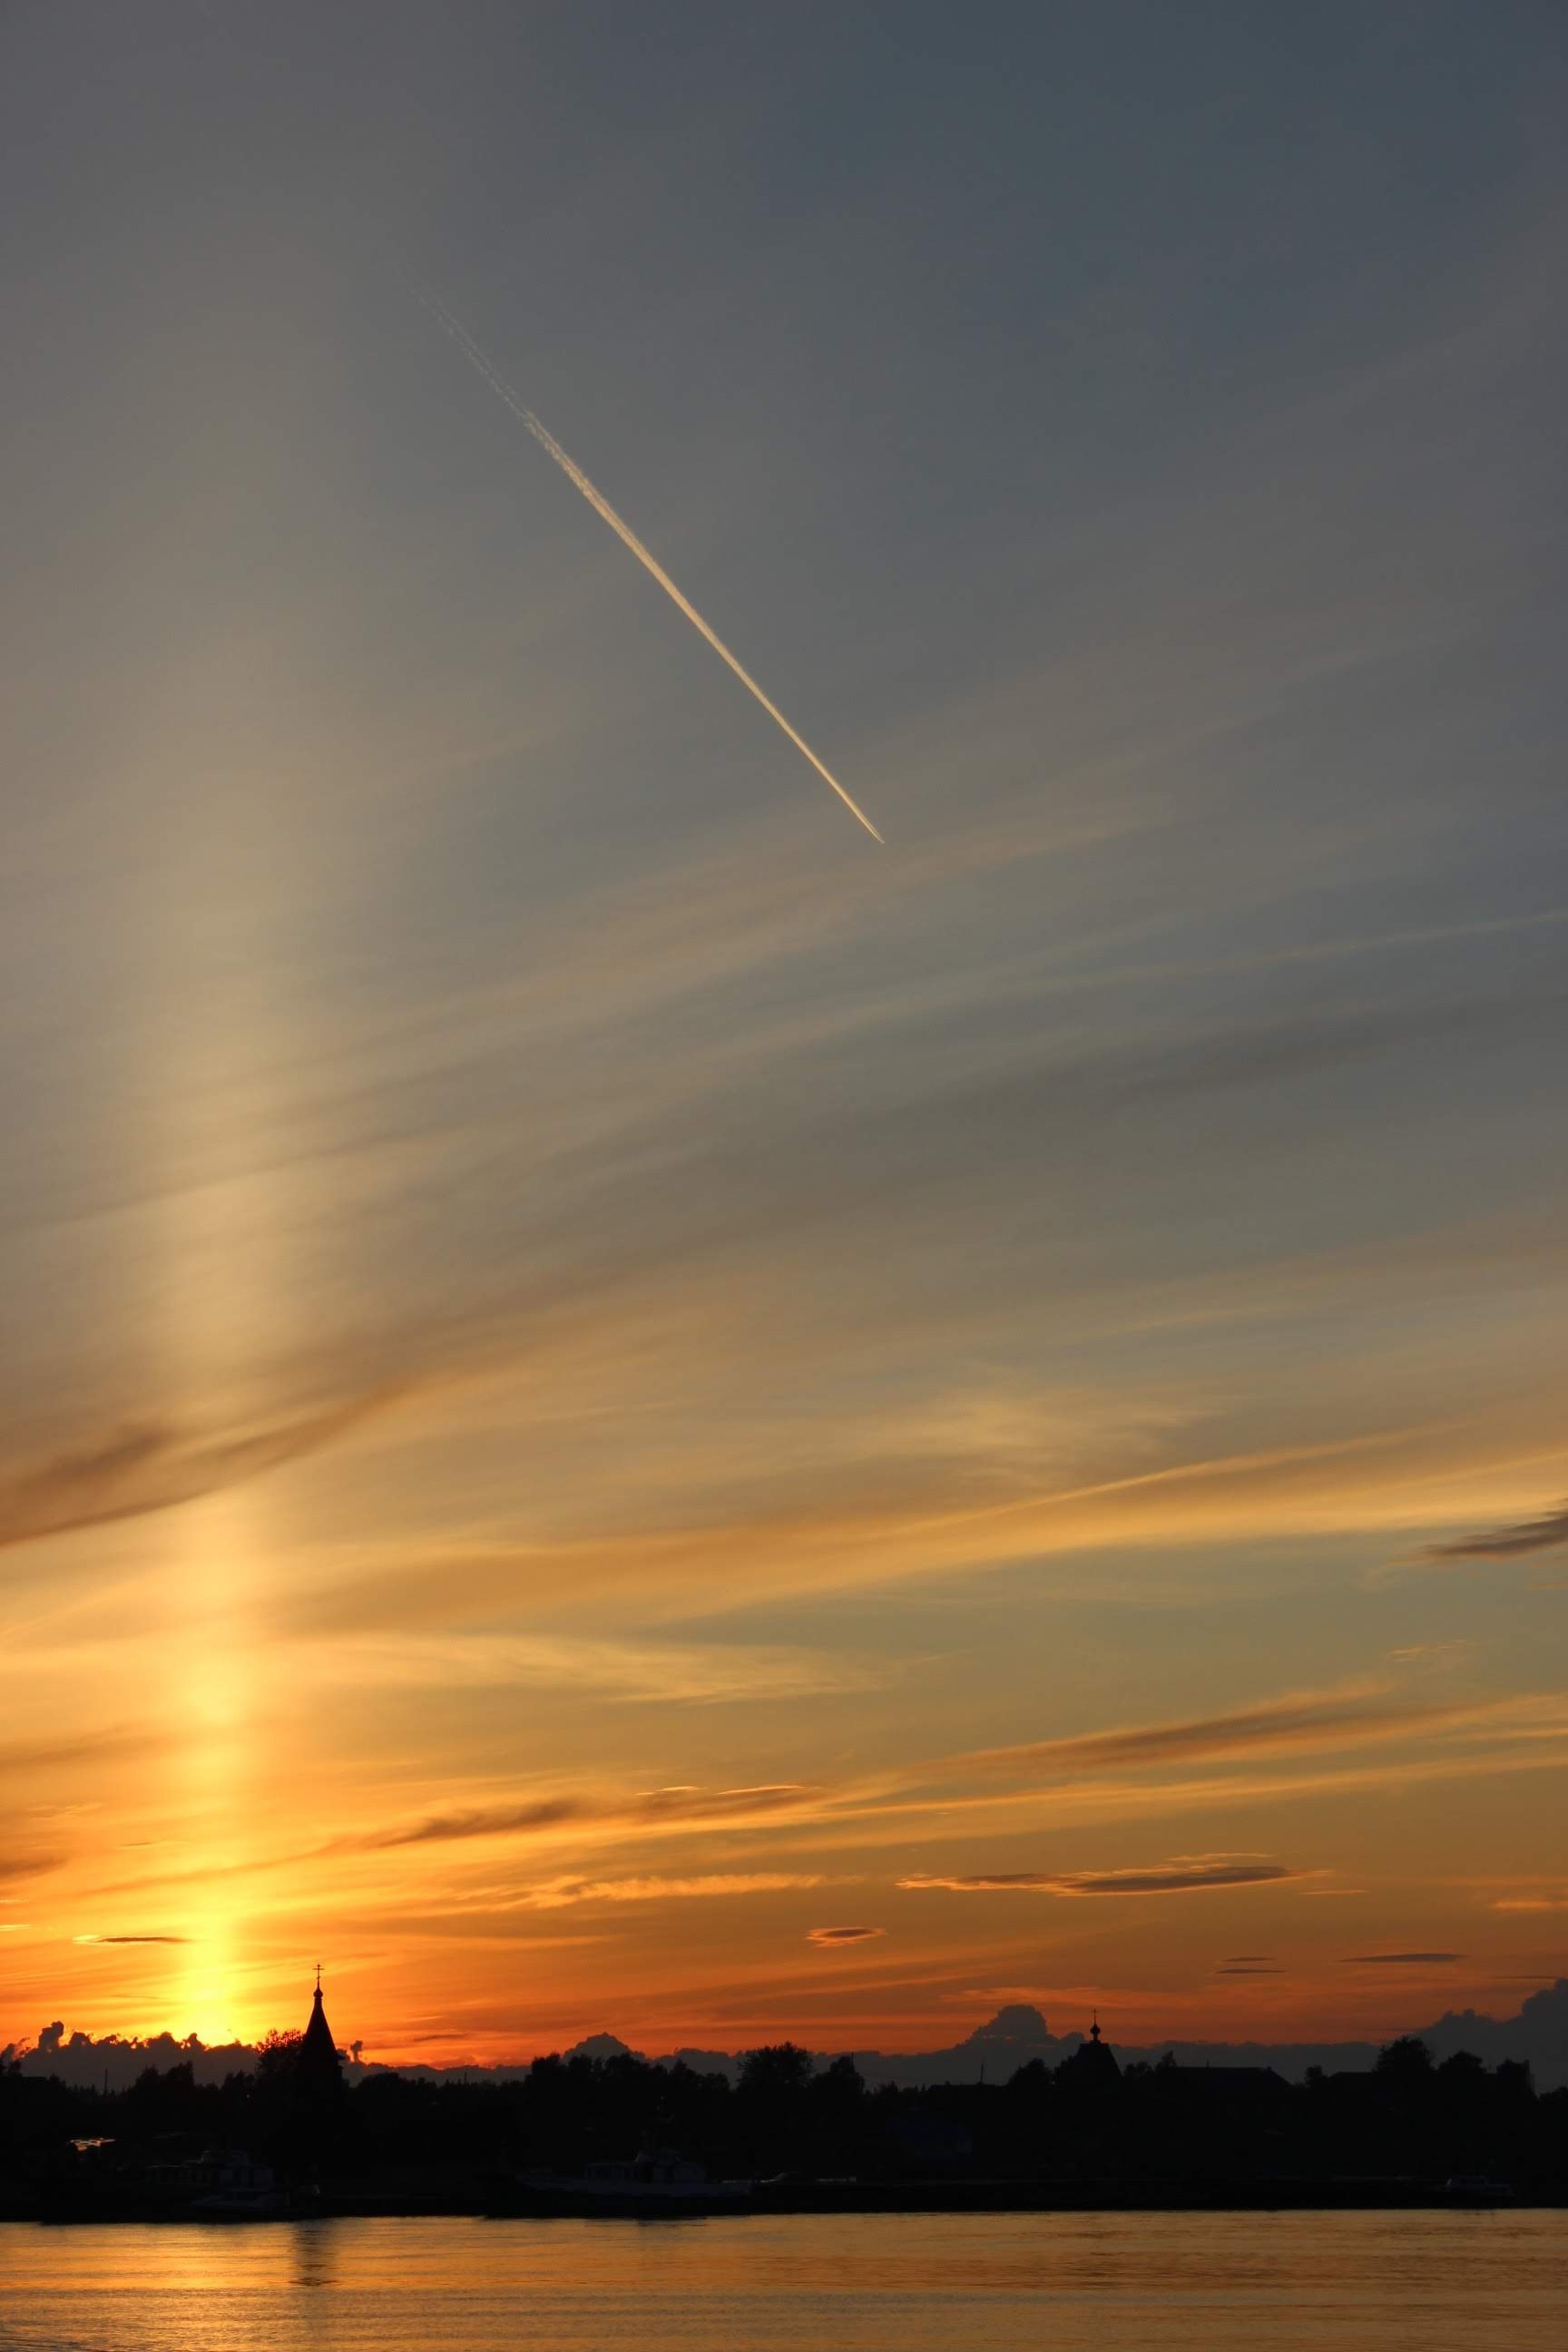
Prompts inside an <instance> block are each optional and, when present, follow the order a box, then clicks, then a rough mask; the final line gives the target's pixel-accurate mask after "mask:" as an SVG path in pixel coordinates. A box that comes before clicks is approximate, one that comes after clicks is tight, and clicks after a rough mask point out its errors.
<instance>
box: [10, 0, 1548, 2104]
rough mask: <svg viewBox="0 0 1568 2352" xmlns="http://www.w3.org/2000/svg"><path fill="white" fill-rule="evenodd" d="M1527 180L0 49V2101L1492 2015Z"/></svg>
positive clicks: (1533, 1493) (1540, 1875) (1409, 136)
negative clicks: (723, 2055) (338, 2044)
mask: <svg viewBox="0 0 1568 2352" xmlns="http://www.w3.org/2000/svg"><path fill="white" fill-rule="evenodd" d="M1565 103H1568V20H1565V19H1564V17H1563V12H1562V10H1561V9H1560V8H1558V7H1554V6H1542V7H1539V8H1537V7H1533V6H1530V5H1508V0H1503V5H1497V6H1493V7H1489V8H1481V7H1478V6H1474V5H1461V6H1455V7H1447V6H1444V5H1423V6H1415V5H1410V6H1406V5H1399V0H1391V5H1384V6H1379V7H1374V8H1367V7H1365V6H1362V5H1344V6H1341V5H1323V6H1315V7H1310V8H1299V9H1294V10H1289V9H1287V10H1281V9H1267V10H1259V9H1258V8H1256V7H1255V6H1251V5H1241V0H1237V5H1199V6H1197V7H1195V8H1182V9H1176V8H1172V7H1170V6H1168V5H1163V0H1155V5H1147V6H1144V5H1121V0H1110V5H1101V6H1096V7H1093V8H1072V7H1050V6H1037V5H1010V0H994V5H982V6H980V7H978V8H968V7H961V6H959V5H954V4H953V0H942V5H930V4H929V0H899V5H894V0H876V5H863V0H834V5H821V6H818V5H809V4H808V0H790V5H774V4H773V0H764V5H748V6H737V5H733V0H722V4H721V5H700V0H672V5H670V6H668V8H664V7H660V8H651V7H649V8H637V7H632V6H628V5H574V6H572V7H571V8H566V7H561V6H554V5H539V6H530V5H518V0H507V5H467V0H465V5H458V6H457V7H454V8H450V9H448V8H437V7H435V6H431V5H376V6H374V7H372V6H369V5H366V6H363V7H360V6H353V5H335V6H332V7H330V8H321V7H320V6H309V7H307V6H305V5H300V0H268V4H267V5H256V6H253V7H252V6H243V5H227V0H212V5H205V6H202V5H195V0H192V5H189V6H175V5H163V0H149V5H139V6H137V7H135V8H109V7H103V6H89V5H26V0H23V5H18V6H16V7H13V8H11V9H9V10H7V11H6V14H5V24H4V27H3V28H0V270H3V273H4V278H5V319H6V330H7V331H6V345H7V355H6V364H5V376H4V383H3V384H0V513H3V514H4V517H5V525H4V536H5V563H4V565H3V566H0V665H3V672H4V684H3V698H0V699H3V709H4V713H5V719H4V727H5V738H4V740H5V760H4V762H3V766H0V823H3V825H4V845H5V854H4V857H3V859H0V1102H3V1103H4V1105H5V1116H4V1120H3V1122H0V1654H3V1657H4V1661H5V1669H4V1683H3V1690H4V1702H3V1706H0V1769H3V1773H4V1783H5V1812H4V1818H3V1822H0V2042H5V2041H7V2040H10V2039H13V2038H14V2039H16V2040H27V2039H31V2038H32V2037H34V2036H36V2034H37V2032H38V2030H39V2028H40V2026H41V2025H42V2024H44V2023H45V2022H46V2021H48V2020H51V2019H56V2018H59V2019H63V2020H64V2021H65V2022H66V2024H67V2026H68V2028H71V2029H81V2030H85V2031H89V2032H94V2033H102V2032H110V2031H113V2032H124V2033H132V2032H134V2033H146V2032H156V2031H160V2030H162V2029H165V2028H167V2029H170V2030H173V2031H174V2032H177V2033H182V2034H183V2033H187V2032H199V2033H201V2034H202V2035H203V2036H204V2037H205V2038H206V2039H208V2040H213V2039H224V2038H227V2037H228V2036H230V2035H242V2036H247V2037H248V2036H251V2035H254V2034H256V2033H258V2032H261V2031H263V2030H265V2029H266V2028H267V2027H268V2026H271V2025H295V2024H299V2023H301V2022H302V2021H303V2011H304V2009H305V2007H306V2005H307V2003H308V1998H309V1987H310V1981H311V1969H312V1968H313V1965H314V1963H315V1962H316V1960H317V1959H318V1958H320V1959H321V1961H322V1963H323V1965H324V1969H325V1972H326V1980H327V1984H328V1990H329V2002H330V2011H331V2021H332V2024H333V2027H334V2029H335V2031H336V2032H337V2034H338V2036H339V2038H340V2040H342V2041H345V2042H346V2041H350V2040H357V2041H361V2042H363V2044H364V2048H365V2052H366V2054H367V2055H370V2056H374V2057H377V2058H383V2059H389V2060H390V2059H395V2058H396V2057H398V2056H405V2057H408V2058H415V2057H424V2058H427V2059H433V2060H450V2059H456V2058H458V2057H473V2058H476V2059H494V2058H500V2057H503V2056H512V2055H517V2054H527V2053H532V2052H534V2051H538V2050H541V2049H548V2048H552V2047H560V2046H562V2045H563V2044H564V2043H566V2042H571V2041H573V2040H575V2039H576V2038H577V2037H578V2036H579V2035H581V2034H584V2033H586V2032H594V2031H596V2030H602V2029H611V2030H614V2031H615V2032H618V2033H620V2034H622V2035H623V2036H624V2037H625V2038H626V2040H627V2041H628V2042H633V2043H635V2044H636V2045H637V2046H638V2047H640V2048H645V2049H651V2050H657V2049H667V2048H670V2047H673V2046H674V2045H676V2044H677V2043H679V2042H700V2043H703V2044H705V2045H709V2046H715V2047H722V2048H727V2049H734V2048H741V2047H745V2046H747V2045H748V2044H750V2043H753V2042H758V2041H762V2040H777V2039H780V2038H782V2037H783V2036H784V2035H785V2034H790V2035H793V2036H794V2037H795V2038H796V2039H798V2040H802V2041H805V2042H811V2043H813V2044H814V2045H815V2046H816V2047H818V2048H833V2047H842V2046H847V2045H851V2044H859V2045H863V2046H864V2045H868V2044H875V2045H879V2046H881V2047H883V2048H886V2049H896V2048H900V2047H903V2048H918V2047H921V2046H930V2045H931V2044H933V2043H942V2042H952V2041H953V2040H956V2039H958V2038H959V2037H960V2036H961V2035H962V2034H963V2033H965V2032H968V2031H969V2030H970V2029H971V2028H972V2027H973V2025H974V2024H975V2023H976V2022H977V2021H979V2020H980V2019H981V2018H983V2017H984V2016H985V2015H986V2014H987V2013H988V2012H989V2011H992V2010H994V2008H996V2007H997V2006H998V2005H999V2004H1000V2003H1002V2002H1004V2001H1007V2000H1029V2001H1034V2002H1036V2003H1037V2005H1038V2006H1039V2007H1041V2008H1042V2009H1043V2010H1044V2011H1045V2012H1046V2014H1047V2018H1048V2019H1049V2021H1050V2022H1051V2024H1052V2026H1053V2027H1054V2028H1056V2029H1058V2031H1067V2030H1068V2029H1071V2028H1073V2027H1077V2026H1082V2025H1085V2024H1087V2022H1088V2015H1089V2007H1090V2004H1091V2003H1097V2004H1098V2005H1099V2009H1100V2016H1101V2018H1102V2020H1103V2021H1105V2022H1106V2023H1107V2025H1108V2028H1109V2030H1110V2032H1112V2034H1113V2035H1114V2036H1117V2037H1120V2038H1123V2039H1126V2040H1128V2041H1136V2042H1142V2041H1145V2040H1152V2039H1154V2038H1156V2037H1157V2036H1158V2035H1159V2034H1161V2033H1162V2032H1180V2033H1183V2034H1186V2035H1194V2034H1197V2033H1201V2032H1213V2033H1215V2034H1222V2035H1225V2036H1226V2038H1233V2039H1234V2038H1239V2037H1240V2036H1242V2035H1243V2034H1258V2035H1261V2036H1264V2037H1272V2036H1276V2035H1278V2036H1285V2035H1289V2036H1290V2037H1292V2038H1304V2037H1306V2036H1308V2035H1310V2034H1317V2033H1324V2034H1330V2033H1332V2034H1340V2033H1358V2034H1359V2033H1366V2034H1371V2035H1380V2034H1383V2033H1385V2032H1389V2031H1391V2030H1396V2029H1397V2028H1399V2027H1401V2026H1403V2025H1405V2024H1407V2023H1412V2022H1416V2021H1420V2020H1421V2019H1423V2018H1427V2017H1431V2016H1434V2015H1436V2013H1437V2012H1438V2011H1440V2010H1442V2009H1444V2008H1446V2007H1454V2008H1459V2007H1463V2006H1465V2005H1466V2004H1467V2003H1473V2004H1474V2005H1475V2006H1477V2007H1478V2008H1482V2009H1490V2010H1492V2011H1496V2012H1505V2011H1512V2010H1514V2009H1516V2008H1517V2007H1518V2005H1519V2002H1520V2000H1521V1998H1522V1997H1523V1996H1524V1995H1525V1994H1527V1993H1528V1992H1529V1990H1531V1988H1532V1987H1533V1986H1535V1985H1537V1984H1539V1983H1541V1982H1542V1981H1544V1980H1548V1979H1552V1978H1553V1977H1554V1976H1556V1975H1558V1974H1559V1973H1562V1972H1563V1971H1564V1969H1568V1848H1565V1844H1564V1840H1563V1818H1564V1810H1563V1809H1564V1799H1565V1796H1568V1789H1565V1785H1564V1782H1565V1777H1568V1361H1565V1356H1564V1348H1563V1331H1564V1316H1565V1312H1568V1215H1565V1191H1568V1187H1565V1181H1564V1176H1565V1170H1568V1088H1565V1087H1564V1084H1563V1071H1564V1053H1563V1040H1564V1035H1565V1033H1568V802H1565V795H1564V776H1563V741H1564V734H1565V722H1568V667H1565V665H1564V661H1563V625H1564V617H1565V615H1564V607H1565V604H1568V596H1565V593H1564V592H1565V588H1568V532H1565V530H1564V516H1565V515H1568V455H1565V447H1568V445H1565V443H1564V437H1563V414H1564V402H1563V394H1564V377H1565V373H1568V370H1565V365H1564V362H1565V360H1568V322H1565V317H1564V310H1563V301H1562V287H1563V272H1564V266H1565V264H1568V150H1565V149H1564V145H1563V138H1562V125H1563V119H1564V112H1563V110H1564V105H1565ZM419 283H427V284H428V285H429V286H431V287H432V288H434V289H436V291H437V295H438V297H439V299H440V300H441V301H443V302H444V303H446V304H448V305H449V306H450V308H451V310H453V312H454V313H455V314H456V315H457V317H458V318H459V319H460V320H462V321H463V323H464V325H465V326H466V327H467V328H468V331H470V332H471V333H473V334H474V335H475V336H477V338H478V339H479V342H480V343H481V344H482V345H483V346H484V348H485V350H486V351H487V352H489V354H490V355H491V356H492V358H493V360H494V362H495V364H496V366H497V367H498V368H499V369H500V372H501V373H502V374H503V375H504V376H505V377H506V378H507V380H508V381H509V382H510V383H513V384H514V385H516V386H517V388H518V390H519V392H520V394H521V397H522V398H523V399H524V400H525V401H526V402H528V403H529V404H531V406H532V407H534V408H535V409H537V411H538V413H539V415H541V416H542V418H543V419H544V420H545V423H546V424H547V425H548V426H549V427H550V428H551V430H552V432H553V433H555V434H556V435H557V436H559V437H560V440H561V441H562V442H563V444H564V446H565V447H566V448H567V449H568V450H570V451H571V452H572V454H573V456H574V457H575V458H576V459H577V460H579V461H580V462H581V464H582V465H583V466H584V467H585V468H586V469H587V471H588V473H589V474H590V475H591V476H592V477H593V478H594V479H595V482H597V483H598V484H599V485H600V486H601V487H602V488H603V490H604V491H605V494H606V495H607V496H608V497H609V498H610V499H613V500H614V501H615V503H616V507H617V508H618V509H620V510H621V511H622V512H623V513H624V514H625V515H626V518H627V520H628V521H629V523H630V525H631V527H632V528H633V529H634V530H636V531H637V532H638V533H639V534H640V535H641V536H642V537H643V538H644V539H645V540H646V541H647V543H648V545H649V546H650V547H651V548H652V550H653V551H654V552H655V554H656V555H657V556H658V559H659V561H660V562H662V563H664V564H665V565H667V566H668V570H669V572H671V574H672V575H673V577H674V578H675V580H676V581H678V582H679V584H680V586H681V588H682V589H683V590H684V591H685V592H686V593H687V594H688V595H689V597H690V598H691V599H692V601H693V602H694V603H695V604H696V605H697V606H698V607H699V608H700V610H701V611H702V612H703V613H704V614H707V615H708V616H709V618H710V620H711V622H712V624H713V625H714V626H715V627H716V628H717V629H718V630H719V632H720V634H721V635H722V636H723V637H724V639H725V640H726V641H727V643H729V644H730V645H731V646H733V648H734V650H735V652H736V653H737V655H738V656H739V657H740V659H741V660H742V661H743V662H744V663H745V664H746V665H747V667H749V668H751V669H752V670H753V671H754V673H755V675H756V677H758V679H759V680H760V682H761V684H762V685H763V688H765V689H766V691H767V693H768V694H769V695H770V696H772V697H773V698H775V700H776V701H777V703H778V705H779V707H780V708H781V709H782V710H783V711H784V713H785V714H786V716H787V717H788V719H789V720H790V721H791V723H792V724H793V725H794V726H795V727H797V728H798V729H799V730H801V732H802V734H803V735H804V736H805V738H806V739H807V740H808V741H809V742H810V743H811V745H812V747H813V749H814V750H815V751H817V752H818V753H819V754H820V756H821V757H822V758H823V759H824V760H825V761H826V763H827V765H828V766H829V768H831V769H832V771H833V772H834V773H835V774H836V775H837V776H839V777H841V778H842V779H843V782H844V783H845V785H846V787H847V789H848V790H849V791H850V792H851V793H853V794H854V795H855V797H856V799H857V800H858V802H859V803H861V805H862V806H863V807H864V808H865V810H866V811H867V812H868V815H869V816H870V817H871V818H872V819H873V820H874V821H875V823H876V824H877V825H878V826H879V828H880V829H881V831H882V832H883V833H884V834H885V835H886V846H885V847H879V846H878V845H877V844H876V843H875V842H874V841H873V840H871V839H870V838H869V837H868V835H867V834H866V833H864V832H863V831H862V830H861V829H860V828H859V827H858V825H856V824H855V823H854V822H853V820H852V818H851V817H850V816H849V814H847V811H846V810H845V809H844V808H843V806H842V805H841V804H840V803H838V802H837V801H836V800H835V799H834V797H833V795H832V793H830V792H829V791H828V789H827V787H826V784H825V783H824V782H822V781H821V780H820V778H819V777H818V776H816V774H814V773H813V772H812V771H811V769H810V768H809V767H808V766H807V765H806V763H805V761H804V760H803V759H802V758H801V757H800V756H799V754H798V753H797V752H796V751H795V750H794V749H792V747H791V746H790V744H789V743H788V742H787V741H786V740H784V737H783V736H782V735H781V734H780V733H779V732H778V731H777V730H776V729H774V728H773V726H772V725H771V724H770V723H769V720H768V719H767V718H766V717H765V716H764V714H763V712H762V711H761V710H760V709H758V707H757V705H756V703H755V702H753V701H752V699H750V698H748V696H747V695H746V694H745V692H744V691H743V690H742V687H741V686H740V685H739V684H738V683H737V682H736V680H735V679H734V678H733V677H731V675H730V674H729V673H728V672H727V671H726V670H725V669H724V667H722V666H721V663H720V662H719V661H718V660H717V659H716V658H715V656H714V655H713V653H712V652H711V651H710V648H709V647H708V646H705V645H704V644H703V643H702V642H701V641H700V638H699V636H698V635H696V634H695V632H694V631H693V630H692V629H691V627H690V626H689V624H688V623H687V622H686V621H685V620H684V619H683V618H682V617H681V616H680V614H679V613H678V612H677V611H676V610H675V609H674V608H673V606H672V605H671V604H670V603H669V602H668V600H667V599H666V598H665V597H663V596H662V595H661V594H660V593H659V592H658V588H657V587H656V586H655V585H654V584H653V583H651V582H650V580H649V579H648V578H647V575H646V574H645V573H644V572H642V571H640V570H639V568H638V566H637V563H636V562H634V561H633V560H632V557H631V556H630V554H628V552H627V551H626V549H625V548H624V547H623V546H621V545H620V544H618V543H617V541H616V539H615V538H614V537H613V535H612V534H611V532H610V531H609V530H606V529H605V525H604V523H603V521H602V520H600V519H599V518H598V517H596V516H595V514H594V513H593V512H591V511H590V509H589V508H588V507H587V506H586V505H585V504H584V500H583V499H581V498H580V497H578V496H577V494H576V492H575V491H574V489H573V488H572V487H571V485H570V484H569V483H568V482H567V481H566V480H565V479H563V477H562V475H561V473H560V472H559V471H558V470H557V469H556V468H555V467H552V465H551V463H550V460H549V458H548V457H547V456H546V455H545V454H544V452H543V451H542V449H541V448H540V447H539V446H536V444H535V443H534V442H533V441H532V440H531V439H530V437H529V436H528V434H527V433H526V432H525V431H524V430H523V428H522V426H521V425H520V424H519V422H518V421H517V419H516V418H515V417H514V416H512V415H510V414H509V413H508V411H507V409H506V408H505V407H504V406H503V404H501V402H500V400H499V399H498V398H497V397H496V396H495V394H494V393H493V392H492V391H491V390H490V389H489V387H488V386H487V385H486V384H485V383H484V382H482V381H481V380H480V378H479V375H478V374H477V373H476V372H475V371H474V370H473V369H472V368H471V367H469V366H468V364H467V363H466V362H465V361H464V359H463V357H462V356H461V354H460V352H458V350H457V349H456V347H455V346H454V344H453V343H452V341H450V340H449V339H448V338H447V336H445V335H443V334H442V332H441V331H440V330H439V328H438V327H437V325H436V324H435V323H434V322H433V320H432V319H431V317H430V316H429V315H428V313H427V312H426V310H424V309H422V308H421V306H420V304H419V302H418V300H417V299H416V291H415V289H416V285H417V284H419ZM833 1931H837V1932H833ZM850 1931H853V1932H850Z"/></svg>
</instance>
